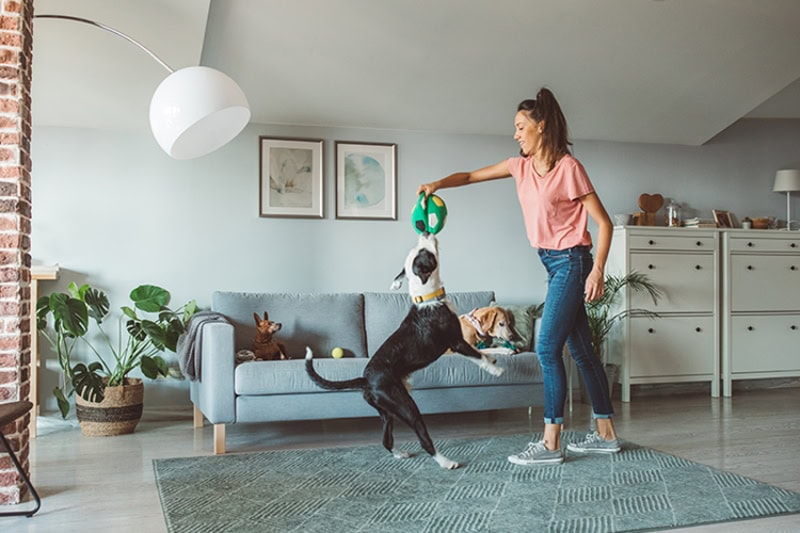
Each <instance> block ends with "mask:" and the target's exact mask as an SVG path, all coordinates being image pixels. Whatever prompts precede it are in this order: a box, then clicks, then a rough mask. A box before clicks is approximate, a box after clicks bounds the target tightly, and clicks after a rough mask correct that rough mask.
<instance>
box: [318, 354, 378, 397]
mask: <svg viewBox="0 0 800 533" xmlns="http://www.w3.org/2000/svg"><path fill="white" fill-rule="evenodd" d="M306 372H308V377H310V378H311V379H312V380H313V381H314V383H316V384H317V385H319V386H320V387H322V388H323V389H328V390H346V389H361V390H363V389H364V388H365V387H366V386H367V380H366V379H364V378H363V377H360V378H355V379H348V380H346V381H330V380H328V379H325V378H323V377H322V376H320V375H319V374H317V371H316V370H314V354H313V353H312V352H311V348H309V347H307V346H306Z"/></svg>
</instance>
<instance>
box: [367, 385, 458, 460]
mask: <svg viewBox="0 0 800 533" xmlns="http://www.w3.org/2000/svg"><path fill="white" fill-rule="evenodd" d="M374 399H375V401H376V403H377V405H378V406H379V407H376V408H377V409H378V411H382V410H385V411H387V412H388V413H390V416H391V415H394V416H395V417H396V418H399V419H400V420H402V421H403V422H405V423H406V424H408V426H409V427H410V428H411V429H413V430H414V433H416V434H417V439H419V444H420V446H422V449H423V450H425V451H426V452H428V454H429V455H430V456H431V457H433V459H434V460H435V461H436V462H437V463H438V464H439V466H441V467H442V468H445V469H447V470H452V469H454V468H458V467H459V466H460V465H459V464H458V463H456V462H455V461H451V460H450V459H448V458H447V457H445V456H444V455H442V454H440V453H439V452H437V451H436V447H435V446H434V445H433V440H432V439H431V437H430V435H429V434H428V429H427V428H426V427H425V422H423V420H422V414H421V413H420V412H419V408H418V407H417V404H416V403H414V400H413V398H411V395H410V394H409V393H408V391H407V390H406V389H405V387H403V385H402V384H393V385H390V386H389V387H387V388H386V389H383V390H379V391H375V395H374ZM385 437H386V435H385V434H384V438H385ZM384 445H385V443H384ZM392 453H394V451H392ZM395 457H396V456H395Z"/></svg>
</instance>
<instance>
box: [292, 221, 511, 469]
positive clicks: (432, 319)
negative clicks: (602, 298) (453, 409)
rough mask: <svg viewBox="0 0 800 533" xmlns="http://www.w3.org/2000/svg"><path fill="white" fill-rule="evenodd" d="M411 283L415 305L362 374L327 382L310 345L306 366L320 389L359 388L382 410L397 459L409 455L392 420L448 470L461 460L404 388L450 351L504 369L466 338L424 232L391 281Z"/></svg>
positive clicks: (493, 370)
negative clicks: (441, 444) (440, 447)
mask: <svg viewBox="0 0 800 533" xmlns="http://www.w3.org/2000/svg"><path fill="white" fill-rule="evenodd" d="M404 279H406V280H407V281H408V292H409V294H410V296H411V301H412V302H413V305H412V306H411V309H410V310H409V312H408V314H407V315H406V317H405V318H404V319H403V322H402V323H401V324H400V327H398V328H397V330H395V332H394V333H392V334H391V335H390V336H389V338H388V339H386V341H384V343H383V344H382V345H381V346H380V348H378V350H377V351H376V352H375V354H373V356H372V357H371V358H370V360H369V363H367V366H366V368H365V369H364V374H363V376H362V377H359V378H355V379H350V380H346V381H329V380H327V379H325V378H323V377H322V376H320V375H319V374H318V373H317V372H316V370H314V363H313V354H312V352H311V349H310V348H307V349H306V370H307V372H308V375H309V376H310V377H311V379H312V380H314V382H316V383H317V384H318V385H319V386H320V387H322V388H324V389H330V390H343V389H361V390H362V391H363V393H364V399H365V400H366V401H367V403H369V404H370V405H371V406H372V407H374V408H375V409H376V410H377V411H378V413H379V414H380V417H381V420H382V422H383V446H384V448H386V449H387V450H389V451H390V452H391V453H392V455H394V456H395V457H396V458H397V459H402V458H406V457H409V456H410V455H409V454H408V453H407V452H404V451H403V450H399V449H396V448H395V447H394V434H393V429H394V420H395V419H399V420H401V421H403V422H405V423H406V424H408V426H409V427H411V429H413V430H414V432H415V433H416V434H417V438H418V439H419V442H420V444H421V445H422V448H423V449H424V450H425V451H426V452H428V453H429V454H430V455H431V456H432V457H433V459H435V460H436V462H437V463H438V464H439V466H441V467H442V468H446V469H453V468H458V466H459V464H458V463H456V462H455V461H451V460H450V459H448V458H447V457H445V456H443V455H442V454H440V453H438V452H437V451H436V449H435V448H434V446H433V441H432V440H431V438H430V436H429V435H428V430H427V428H426V427H425V423H424V422H423V420H422V415H421V414H420V412H419V408H418V407H417V404H416V403H415V402H414V400H413V399H412V398H411V394H409V392H408V389H407V388H406V380H407V378H408V377H409V375H411V373H413V372H414V371H416V370H419V369H421V368H424V367H426V366H428V365H430V364H431V363H433V362H434V361H436V360H437V359H438V358H439V357H440V356H441V355H442V354H443V353H444V352H445V351H446V350H448V349H450V350H452V351H453V352H455V353H458V354H461V355H464V356H467V357H469V358H471V360H473V361H475V363H476V364H478V365H479V366H480V367H481V368H483V369H484V370H486V371H487V372H489V373H490V374H492V375H494V376H500V375H501V374H502V373H503V369H502V368H500V367H498V366H496V365H495V363H496V361H495V359H494V358H493V357H492V356H491V355H487V354H482V353H480V352H479V351H478V350H476V349H475V348H474V347H472V346H470V345H469V344H468V343H467V342H466V341H465V340H464V337H463V336H462V333H461V324H460V322H459V319H458V315H457V314H456V312H455V309H454V308H453V306H452V304H451V303H450V301H449V300H448V299H447V296H446V294H445V290H444V285H442V282H441V280H440V279H439V252H438V243H437V241H436V237H435V236H433V235H432V234H429V233H425V232H423V233H421V234H420V236H419V239H418V242H417V245H416V246H415V247H414V248H412V249H411V251H410V252H409V254H408V257H407V258H406V261H405V265H404V268H403V270H401V271H400V274H398V275H397V277H396V278H395V280H394V282H393V283H392V289H394V290H397V289H399V288H400V286H401V285H402V283H403V280H404Z"/></svg>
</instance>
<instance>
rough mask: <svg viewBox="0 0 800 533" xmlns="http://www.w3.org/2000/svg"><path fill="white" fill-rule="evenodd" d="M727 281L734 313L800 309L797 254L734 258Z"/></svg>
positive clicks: (799, 276) (798, 257)
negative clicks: (728, 280) (728, 281)
mask: <svg viewBox="0 0 800 533" xmlns="http://www.w3.org/2000/svg"><path fill="white" fill-rule="evenodd" d="M730 278H731V279H730V284H731V285H730V286H731V310H732V311H734V312H736V311H794V310H796V309H800V255H798V256H792V255H773V256H769V255H762V256H758V255H734V256H731V260H730Z"/></svg>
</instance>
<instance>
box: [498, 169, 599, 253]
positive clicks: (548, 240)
mask: <svg viewBox="0 0 800 533" xmlns="http://www.w3.org/2000/svg"><path fill="white" fill-rule="evenodd" d="M508 171H509V173H510V174H511V175H512V176H513V177H514V181H516V183H517V197H518V198H519V204H520V206H521V207H522V215H523V218H524V219H525V229H526V231H527V232H528V240H530V241H531V246H533V247H534V248H545V249H548V250H565V249H567V248H572V247H573V246H581V245H582V246H591V245H592V237H591V235H589V232H588V230H587V229H586V223H587V220H588V212H587V211H586V208H584V206H583V203H582V202H581V201H580V200H579V198H581V197H582V196H585V195H587V194H589V193H592V192H594V187H593V186H592V182H591V181H589V176H588V175H587V174H586V170H584V168H583V165H581V163H580V162H579V161H578V160H577V159H575V158H574V157H572V156H571V155H565V156H563V157H562V158H561V159H559V160H558V162H556V165H555V167H553V169H552V170H551V171H550V172H548V173H547V174H545V175H544V176H540V175H539V174H538V173H537V172H536V171H535V170H534V169H533V160H532V159H531V158H530V157H512V158H509V160H508Z"/></svg>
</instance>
